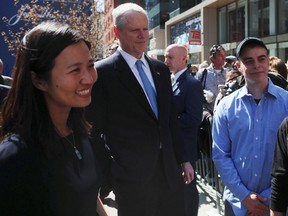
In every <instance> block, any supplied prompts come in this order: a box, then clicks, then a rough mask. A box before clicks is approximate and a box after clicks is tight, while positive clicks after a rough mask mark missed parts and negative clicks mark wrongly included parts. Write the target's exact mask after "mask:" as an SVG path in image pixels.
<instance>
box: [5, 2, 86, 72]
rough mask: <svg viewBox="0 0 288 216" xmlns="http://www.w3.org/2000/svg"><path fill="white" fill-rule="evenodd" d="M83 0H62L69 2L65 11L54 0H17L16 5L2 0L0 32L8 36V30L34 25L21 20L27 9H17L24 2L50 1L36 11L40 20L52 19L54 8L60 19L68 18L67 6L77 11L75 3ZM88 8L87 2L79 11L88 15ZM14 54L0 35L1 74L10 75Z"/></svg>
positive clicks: (29, 27) (23, 4)
mask: <svg viewBox="0 0 288 216" xmlns="http://www.w3.org/2000/svg"><path fill="white" fill-rule="evenodd" d="M84 1H85V0H66V1H62V2H65V3H66V5H68V4H69V7H66V8H65V11H63V8H61V7H60V4H59V3H58V2H57V1H56V0H38V1H37V3H31V2H33V1H31V0H21V1H19V3H18V4H17V5H14V0H5V1H4V2H5V3H4V2H3V3H1V7H0V18H1V20H0V33H2V32H5V33H6V35H8V36H9V31H10V30H11V31H12V32H14V33H17V32H19V31H20V28H24V30H25V31H26V30H28V29H31V28H33V27H34V26H31V25H32V24H31V23H30V22H29V20H28V21H27V22H24V21H23V16H24V15H25V13H26V14H27V12H28V10H29V9H27V8H24V10H23V11H21V13H19V12H18V10H19V9H20V8H21V7H22V6H25V5H26V4H28V5H32V4H37V5H39V6H45V5H46V2H49V3H51V5H52V6H53V7H49V8H48V7H46V8H45V10H43V11H41V12H39V11H38V13H40V14H38V15H39V16H40V17H41V18H42V21H44V20H51V19H52V20H53V18H55V17H54V14H53V12H54V10H59V11H61V13H63V15H62V19H63V20H65V18H68V16H69V15H68V11H69V8H74V9H75V11H77V8H76V7H77V5H78V4H80V3H81V2H82V3H81V5H83V2H84ZM90 8H91V5H89V4H88V5H87V7H86V8H85V10H84V11H81V12H85V13H86V14H87V15H88V16H89V15H90V13H91V10H90ZM82 9H83V8H82ZM78 12H79V11H77V13H78ZM79 13H80V12H79ZM3 17H6V18H7V23H6V22H4V21H3ZM23 36H24V35H22V36H21V38H22V37H23ZM10 39H11V38H10ZM13 55H14V56H13ZM15 55H16V50H13V51H9V47H8V44H6V43H5V41H4V37H3V36H1V35H0V58H1V59H2V61H3V64H4V71H3V75H7V76H11V75H12V72H13V66H14V62H15Z"/></svg>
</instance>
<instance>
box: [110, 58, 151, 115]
mask: <svg viewBox="0 0 288 216" xmlns="http://www.w3.org/2000/svg"><path fill="white" fill-rule="evenodd" d="M149 65H150V64H149ZM150 68H151V67H150ZM115 70H116V71H118V77H119V80H120V81H121V82H122V83H123V85H124V86H126V88H127V89H128V91H130V93H131V95H133V96H134V97H135V99H136V100H137V101H138V102H139V103H140V104H141V105H142V106H143V107H144V109H146V110H147V111H148V112H149V113H150V114H151V115H152V116H154V118H155V119H156V117H155V114H154V112H153V110H152V108H151V106H150V103H149V101H148V99H147V98H146V95H145V92H144V90H143V89H142V87H141V85H140V84H139V82H138V80H137V79H136V77H135V76H134V74H133V72H132V71H131V69H130V67H129V65H128V64H127V62H126V61H125V59H124V58H123V57H122V56H121V54H120V53H119V56H118V58H117V60H116V62H115ZM151 72H152V71H151ZM152 76H153V79H154V75H153V73H152ZM154 83H155V81H154ZM155 86H156V84H155ZM156 89H157V88H156Z"/></svg>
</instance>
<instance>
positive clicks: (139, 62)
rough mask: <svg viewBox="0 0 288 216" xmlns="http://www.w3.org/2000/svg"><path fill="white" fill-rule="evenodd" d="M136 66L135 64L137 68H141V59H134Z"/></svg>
mask: <svg viewBox="0 0 288 216" xmlns="http://www.w3.org/2000/svg"><path fill="white" fill-rule="evenodd" d="M136 66H137V69H139V68H142V61H141V60H137V61H136Z"/></svg>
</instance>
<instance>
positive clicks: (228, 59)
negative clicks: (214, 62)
mask: <svg viewBox="0 0 288 216" xmlns="http://www.w3.org/2000/svg"><path fill="white" fill-rule="evenodd" d="M236 61H237V58H236V56H233V55H229V56H226V61H225V64H224V66H223V67H224V68H226V69H227V70H229V69H231V68H232V67H233V65H234V63H235V62H236Z"/></svg>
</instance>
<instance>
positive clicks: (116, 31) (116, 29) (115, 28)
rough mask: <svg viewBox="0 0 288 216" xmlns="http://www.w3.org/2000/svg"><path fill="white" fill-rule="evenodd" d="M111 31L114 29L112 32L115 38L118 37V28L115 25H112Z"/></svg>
mask: <svg viewBox="0 0 288 216" xmlns="http://www.w3.org/2000/svg"><path fill="white" fill-rule="evenodd" d="M113 31H114V34H115V36H116V38H118V32H119V30H118V28H117V27H116V26H114V27H113Z"/></svg>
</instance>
